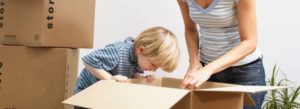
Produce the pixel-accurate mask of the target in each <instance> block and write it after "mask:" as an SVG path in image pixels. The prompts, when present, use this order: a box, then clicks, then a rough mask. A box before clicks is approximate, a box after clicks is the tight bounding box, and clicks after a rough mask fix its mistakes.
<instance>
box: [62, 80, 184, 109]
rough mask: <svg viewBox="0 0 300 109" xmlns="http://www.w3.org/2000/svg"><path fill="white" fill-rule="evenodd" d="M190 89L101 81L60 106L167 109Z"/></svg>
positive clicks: (97, 108) (108, 108)
mask: <svg viewBox="0 0 300 109" xmlns="http://www.w3.org/2000/svg"><path fill="white" fill-rule="evenodd" d="M188 93H189V90H182V89H174V88H164V87H156V86H146V85H139V84H131V83H120V82H114V81H106V80H101V81H99V82H97V83H95V84H94V85H92V86H90V87H89V88H87V89H85V90H83V91H82V92H80V93H78V94H76V95H74V96H73V97H71V98H69V99H67V100H65V101H63V103H66V104H70V105H76V106H81V107H86V108H93V109H99V108H102V109H141V108H143V109H169V108H171V107H172V106H173V105H175V104H176V103H177V102H178V101H179V100H180V99H182V98H183V97H184V96H186V95H187V94H188Z"/></svg>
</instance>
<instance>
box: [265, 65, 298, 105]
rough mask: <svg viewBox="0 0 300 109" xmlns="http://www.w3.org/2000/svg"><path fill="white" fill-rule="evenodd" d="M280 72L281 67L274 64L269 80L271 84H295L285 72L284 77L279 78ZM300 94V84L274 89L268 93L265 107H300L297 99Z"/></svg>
mask: <svg viewBox="0 0 300 109" xmlns="http://www.w3.org/2000/svg"><path fill="white" fill-rule="evenodd" d="M279 72H281V71H280V69H279V68H277V66H276V65H274V67H273V70H272V75H271V78H270V79H268V81H267V82H268V83H269V85H270V86H289V85H291V84H293V82H291V81H290V80H288V79H287V78H286V75H285V74H284V73H283V72H281V74H282V75H283V76H284V78H283V79H279V80H277V79H278V78H277V75H278V73H279ZM299 94H300V86H297V87H288V88H286V89H279V90H273V91H271V93H268V94H267V95H266V98H265V102H264V105H263V109H300V103H299V102H298V101H297V97H298V96H299Z"/></svg>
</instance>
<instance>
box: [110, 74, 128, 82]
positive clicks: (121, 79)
mask: <svg viewBox="0 0 300 109" xmlns="http://www.w3.org/2000/svg"><path fill="white" fill-rule="evenodd" d="M112 79H113V80H116V81H117V82H127V80H128V77H126V76H122V75H115V76H112Z"/></svg>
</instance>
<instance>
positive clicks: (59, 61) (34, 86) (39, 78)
mask: <svg viewBox="0 0 300 109" xmlns="http://www.w3.org/2000/svg"><path fill="white" fill-rule="evenodd" d="M78 56H79V50H78V49H68V48H28V47H23V46H1V45H0V66H1V67H0V109H63V108H64V104H63V103H61V102H62V101H63V100H64V99H66V98H68V97H70V96H72V95H73V89H74V85H75V81H76V78H77V68H78ZM65 108H71V107H67V106H66V107H65Z"/></svg>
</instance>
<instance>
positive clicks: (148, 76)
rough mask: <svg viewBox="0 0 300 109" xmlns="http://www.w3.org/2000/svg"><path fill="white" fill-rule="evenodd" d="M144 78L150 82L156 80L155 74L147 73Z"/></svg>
mask: <svg viewBox="0 0 300 109" xmlns="http://www.w3.org/2000/svg"><path fill="white" fill-rule="evenodd" d="M144 78H145V79H146V81H147V82H148V83H150V82H152V81H154V80H155V76H154V75H146V76H144Z"/></svg>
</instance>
